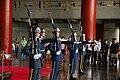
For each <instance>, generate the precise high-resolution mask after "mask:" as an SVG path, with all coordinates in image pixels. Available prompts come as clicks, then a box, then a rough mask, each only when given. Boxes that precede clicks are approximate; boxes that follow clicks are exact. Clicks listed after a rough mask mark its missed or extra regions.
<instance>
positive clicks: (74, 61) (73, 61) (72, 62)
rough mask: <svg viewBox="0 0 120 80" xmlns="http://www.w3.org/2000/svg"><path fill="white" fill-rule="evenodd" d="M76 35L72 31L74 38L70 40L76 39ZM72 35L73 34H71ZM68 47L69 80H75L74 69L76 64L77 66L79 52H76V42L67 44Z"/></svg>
mask: <svg viewBox="0 0 120 80" xmlns="http://www.w3.org/2000/svg"><path fill="white" fill-rule="evenodd" d="M76 36H77V34H76V33H74V38H75V40H73V38H72V40H71V41H76ZM71 37H73V35H72V36H71ZM68 49H69V51H70V65H71V66H70V80H76V75H75V71H76V66H77V63H78V56H79V53H78V44H70V45H68Z"/></svg>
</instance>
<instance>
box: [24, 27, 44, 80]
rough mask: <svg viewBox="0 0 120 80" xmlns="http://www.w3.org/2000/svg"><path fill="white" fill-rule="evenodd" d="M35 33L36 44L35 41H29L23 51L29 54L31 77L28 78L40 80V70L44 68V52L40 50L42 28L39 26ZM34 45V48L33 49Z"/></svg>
mask: <svg viewBox="0 0 120 80" xmlns="http://www.w3.org/2000/svg"><path fill="white" fill-rule="evenodd" d="M34 32H35V33H33V34H35V39H34V40H35V41H34V42H35V45H36V46H35V45H33V43H34V42H33V41H32V42H31V41H29V42H28V43H27V45H26V47H25V48H24V49H23V52H24V53H25V54H26V55H27V56H29V59H30V61H29V68H30V73H29V79H28V80H40V70H41V68H42V59H41V57H42V54H41V52H40V46H41V43H40V42H41V40H40V32H41V30H40V28H39V27H37V28H36V29H35V31H34ZM33 46H34V49H33Z"/></svg>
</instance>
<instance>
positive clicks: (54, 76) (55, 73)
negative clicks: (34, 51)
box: [50, 61, 60, 80]
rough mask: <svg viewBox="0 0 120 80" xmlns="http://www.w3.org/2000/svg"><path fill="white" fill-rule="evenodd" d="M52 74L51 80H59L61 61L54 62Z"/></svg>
mask: <svg viewBox="0 0 120 80" xmlns="http://www.w3.org/2000/svg"><path fill="white" fill-rule="evenodd" d="M52 64H53V65H52V74H51V79H50V80H57V77H58V73H59V68H60V61H53V63H52Z"/></svg>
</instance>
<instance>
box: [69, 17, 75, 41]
mask: <svg viewBox="0 0 120 80" xmlns="http://www.w3.org/2000/svg"><path fill="white" fill-rule="evenodd" d="M68 23H69V28H70V30H71V32H72V35H71V38H72V41H75V35H74V33H75V32H74V30H73V27H72V24H71V23H70V20H69V19H68Z"/></svg>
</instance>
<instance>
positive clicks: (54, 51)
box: [49, 40, 63, 80]
mask: <svg viewBox="0 0 120 80" xmlns="http://www.w3.org/2000/svg"><path fill="white" fill-rule="evenodd" d="M49 50H50V51H51V56H52V57H51V60H52V73H51V77H50V80H57V76H58V72H59V68H60V62H61V61H62V60H63V56H62V52H61V41H60V40H57V45H56V43H51V44H50V45H49Z"/></svg>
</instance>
